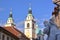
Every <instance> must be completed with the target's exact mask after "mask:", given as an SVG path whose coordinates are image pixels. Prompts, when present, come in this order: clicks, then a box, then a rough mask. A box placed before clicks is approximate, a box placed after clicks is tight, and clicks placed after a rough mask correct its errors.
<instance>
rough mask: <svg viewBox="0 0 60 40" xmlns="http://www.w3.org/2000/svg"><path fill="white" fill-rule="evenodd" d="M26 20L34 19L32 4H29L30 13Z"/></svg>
mask: <svg viewBox="0 0 60 40" xmlns="http://www.w3.org/2000/svg"><path fill="white" fill-rule="evenodd" d="M26 20H34V16H33V15H32V7H31V4H29V9H28V15H27V18H26Z"/></svg>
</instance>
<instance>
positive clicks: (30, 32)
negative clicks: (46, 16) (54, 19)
mask: <svg viewBox="0 0 60 40" xmlns="http://www.w3.org/2000/svg"><path fill="white" fill-rule="evenodd" d="M29 11H30V12H29V14H28V15H27V17H26V20H25V23H24V24H25V27H24V28H25V29H24V34H25V35H26V36H27V37H28V38H30V40H33V39H32V38H35V21H34V17H33V16H32V10H31V9H30V10H29Z"/></svg>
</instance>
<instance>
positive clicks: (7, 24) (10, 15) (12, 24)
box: [5, 8, 15, 27]
mask: <svg viewBox="0 0 60 40" xmlns="http://www.w3.org/2000/svg"><path fill="white" fill-rule="evenodd" d="M11 26H13V27H14V26H15V24H14V20H13V16H12V8H11V9H10V14H9V17H8V20H7V23H6V24H5V27H11Z"/></svg>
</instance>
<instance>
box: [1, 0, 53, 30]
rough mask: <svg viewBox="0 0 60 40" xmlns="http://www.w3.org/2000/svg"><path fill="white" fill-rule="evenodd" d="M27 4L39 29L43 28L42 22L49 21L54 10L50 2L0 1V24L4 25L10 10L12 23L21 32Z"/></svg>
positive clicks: (42, 0)
mask: <svg viewBox="0 0 60 40" xmlns="http://www.w3.org/2000/svg"><path fill="white" fill-rule="evenodd" d="M29 3H31V6H32V12H33V16H34V17H35V19H36V20H37V23H38V25H39V27H43V24H42V23H43V21H44V20H45V19H47V20H49V19H50V17H51V14H52V11H53V9H54V4H53V2H52V0H0V24H5V23H6V21H7V18H8V17H9V13H10V9H11V8H12V12H13V18H14V22H15V23H16V25H18V24H19V26H17V28H19V29H20V30H23V26H22V25H23V21H24V20H25V18H26V16H27V14H28V8H29Z"/></svg>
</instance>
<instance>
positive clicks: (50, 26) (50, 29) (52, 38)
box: [44, 17, 57, 40]
mask: <svg viewBox="0 0 60 40" xmlns="http://www.w3.org/2000/svg"><path fill="white" fill-rule="evenodd" d="M54 19H55V18H54V17H52V18H51V19H50V20H49V21H44V25H45V27H46V28H45V29H44V33H45V34H47V35H48V38H47V40H57V39H56V32H57V26H56V24H55V23H54Z"/></svg>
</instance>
